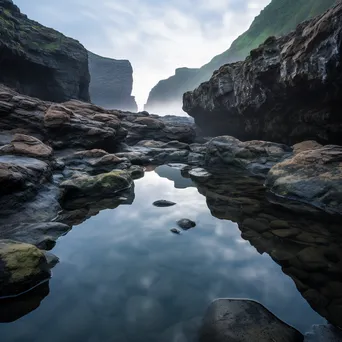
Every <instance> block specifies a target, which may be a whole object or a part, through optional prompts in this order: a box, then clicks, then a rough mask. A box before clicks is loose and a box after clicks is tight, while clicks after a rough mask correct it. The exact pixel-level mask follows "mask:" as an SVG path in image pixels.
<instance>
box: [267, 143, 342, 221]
mask: <svg viewBox="0 0 342 342" xmlns="http://www.w3.org/2000/svg"><path fill="white" fill-rule="evenodd" d="M341 158H342V147H340V146H334V145H330V146H324V147H322V148H318V149H315V150H308V151H304V152H301V153H298V154H296V155H295V156H293V157H292V158H290V159H286V160H284V161H283V162H281V163H278V164H277V165H275V166H274V167H273V168H272V169H271V170H270V172H269V173H268V176H267V180H266V186H267V188H268V189H269V190H270V191H271V193H272V194H274V195H275V197H274V198H273V199H272V201H273V202H275V203H278V204H280V205H282V206H284V207H289V206H290V205H291V203H290V204H289V203H288V202H287V201H286V199H288V200H289V201H290V200H293V201H296V202H299V203H304V204H307V205H309V206H302V207H300V206H298V207H293V206H292V207H291V208H292V209H293V210H296V208H297V210H302V211H309V212H310V211H312V210H316V211H317V210H323V211H326V212H328V213H336V214H342V168H341ZM284 199H285V200H284ZM316 208H317V209H316Z"/></svg>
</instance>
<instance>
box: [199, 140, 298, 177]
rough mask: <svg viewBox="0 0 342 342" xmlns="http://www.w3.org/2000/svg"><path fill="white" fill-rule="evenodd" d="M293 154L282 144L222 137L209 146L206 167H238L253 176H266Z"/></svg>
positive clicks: (212, 141)
mask: <svg viewBox="0 0 342 342" xmlns="http://www.w3.org/2000/svg"><path fill="white" fill-rule="evenodd" d="M291 152H292V150H291V148H289V147H288V146H286V145H282V144H276V143H272V142H267V141H258V140H257V141H246V142H242V141H240V140H238V139H236V138H234V137H231V136H222V137H217V138H214V139H212V140H211V141H210V142H209V143H208V144H207V148H206V155H205V165H206V166H209V167H225V166H229V165H231V166H237V167H241V168H243V169H247V170H248V171H250V172H251V173H253V174H256V175H262V176H266V174H267V172H268V171H269V170H270V169H271V167H272V166H273V165H275V164H276V163H278V162H279V161H281V160H282V159H284V158H285V157H287V156H289V155H290V154H291Z"/></svg>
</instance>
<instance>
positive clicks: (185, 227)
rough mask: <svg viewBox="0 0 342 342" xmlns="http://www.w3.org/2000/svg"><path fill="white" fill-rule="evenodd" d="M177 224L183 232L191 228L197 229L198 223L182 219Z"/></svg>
mask: <svg viewBox="0 0 342 342" xmlns="http://www.w3.org/2000/svg"><path fill="white" fill-rule="evenodd" d="M177 224H178V226H179V227H181V228H182V229H183V230H189V229H191V228H194V227H196V223H195V222H194V221H191V220H189V219H181V220H179V221H177Z"/></svg>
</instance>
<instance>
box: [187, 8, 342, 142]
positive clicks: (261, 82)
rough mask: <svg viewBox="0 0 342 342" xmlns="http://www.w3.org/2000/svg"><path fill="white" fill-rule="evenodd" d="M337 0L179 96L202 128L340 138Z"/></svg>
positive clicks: (288, 137) (341, 21) (286, 137)
mask: <svg viewBox="0 0 342 342" xmlns="http://www.w3.org/2000/svg"><path fill="white" fill-rule="evenodd" d="M341 50H342V3H341V2H339V3H338V4H337V5H336V6H335V7H333V8H332V9H330V10H328V11H327V12H326V13H325V14H323V15H320V16H319V17H317V18H315V19H313V20H311V21H307V22H304V23H302V24H301V25H299V26H298V27H297V29H296V30H295V31H294V32H292V33H290V34H289V35H287V36H284V37H282V38H278V39H277V38H275V37H270V38H268V39H267V40H266V41H265V43H264V44H263V45H261V46H260V47H259V48H257V49H255V50H253V51H251V54H250V56H249V57H248V58H247V59H246V61H244V62H238V63H235V64H227V65H224V66H222V67H221V68H220V69H219V70H218V71H217V72H215V73H214V75H213V77H212V78H211V79H210V81H208V82H205V83H203V84H201V85H200V86H199V87H198V88H197V89H195V90H194V91H193V92H188V93H186V94H184V110H185V111H186V112H188V113H189V114H190V115H191V116H193V117H194V118H195V121H196V123H197V124H198V125H199V126H200V128H202V130H203V131H204V133H206V134H210V135H221V134H228V135H233V136H235V137H237V138H240V139H244V140H247V139H263V140H271V141H277V142H283V143H296V142H299V141H303V140H308V139H316V140H318V141H320V142H323V143H336V144H341V143H342V116H341V105H342V73H341V72H342V69H341V68H342V66H341V62H342V56H341Z"/></svg>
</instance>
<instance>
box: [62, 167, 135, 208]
mask: <svg viewBox="0 0 342 342" xmlns="http://www.w3.org/2000/svg"><path fill="white" fill-rule="evenodd" d="M132 185H133V180H132V178H131V176H130V174H129V173H128V172H126V171H121V170H114V171H112V172H109V173H103V174H100V175H97V176H87V175H82V176H79V177H75V178H72V179H70V180H67V181H65V182H63V183H61V184H60V187H61V189H62V194H61V203H62V206H63V207H64V208H65V209H78V208H81V207H82V203H83V204H85V203H88V204H89V203H90V202H91V199H94V200H95V199H101V198H107V197H108V196H110V197H113V196H114V195H116V194H119V193H120V192H122V191H124V190H127V189H129V188H131V187H132Z"/></svg>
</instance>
